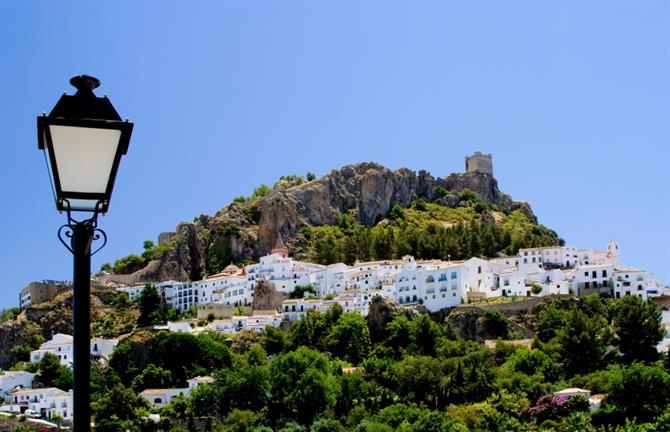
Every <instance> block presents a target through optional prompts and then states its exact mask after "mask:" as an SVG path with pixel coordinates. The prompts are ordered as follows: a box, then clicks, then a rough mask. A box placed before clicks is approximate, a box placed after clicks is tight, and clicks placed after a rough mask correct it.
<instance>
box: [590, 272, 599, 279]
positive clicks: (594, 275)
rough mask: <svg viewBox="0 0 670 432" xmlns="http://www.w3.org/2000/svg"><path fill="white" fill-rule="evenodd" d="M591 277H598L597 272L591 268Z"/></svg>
mask: <svg viewBox="0 0 670 432" xmlns="http://www.w3.org/2000/svg"><path fill="white" fill-rule="evenodd" d="M591 277H592V278H594V279H595V278H597V277H598V272H596V271H595V270H593V271H592V272H591Z"/></svg>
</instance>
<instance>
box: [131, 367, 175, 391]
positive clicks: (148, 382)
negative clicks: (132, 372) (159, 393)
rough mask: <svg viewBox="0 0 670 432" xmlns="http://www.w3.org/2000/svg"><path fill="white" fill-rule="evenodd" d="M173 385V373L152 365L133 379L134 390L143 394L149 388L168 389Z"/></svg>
mask: <svg viewBox="0 0 670 432" xmlns="http://www.w3.org/2000/svg"><path fill="white" fill-rule="evenodd" d="M171 385H172V373H170V371H168V370H165V369H163V368H161V367H158V366H156V365H155V364H153V363H151V364H150V365H149V366H147V367H146V368H144V370H143V371H142V373H141V374H139V375H137V376H136V377H135V378H134V379H133V390H135V391H136V392H141V391H142V390H145V389H148V388H168V387H170V386H171Z"/></svg>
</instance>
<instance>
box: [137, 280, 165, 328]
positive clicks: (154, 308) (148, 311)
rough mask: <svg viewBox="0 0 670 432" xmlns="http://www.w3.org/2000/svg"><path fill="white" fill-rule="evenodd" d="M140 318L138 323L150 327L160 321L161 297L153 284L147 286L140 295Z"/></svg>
mask: <svg viewBox="0 0 670 432" xmlns="http://www.w3.org/2000/svg"><path fill="white" fill-rule="evenodd" d="M138 302H139V306H140V317H139V318H138V320H137V323H138V324H139V325H141V326H148V325H151V324H155V323H156V322H159V321H160V318H161V316H160V312H161V297H160V295H159V294H158V291H157V290H156V287H154V285H153V284H146V285H145V286H144V289H143V290H142V293H141V294H140V295H139V299H138Z"/></svg>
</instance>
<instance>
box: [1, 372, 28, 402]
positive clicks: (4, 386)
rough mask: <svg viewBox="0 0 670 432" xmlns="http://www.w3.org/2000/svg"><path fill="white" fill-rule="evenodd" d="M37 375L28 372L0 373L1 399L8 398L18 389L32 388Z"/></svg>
mask: <svg viewBox="0 0 670 432" xmlns="http://www.w3.org/2000/svg"><path fill="white" fill-rule="evenodd" d="M33 378H35V374H32V373H30V372H26V371H0V398H7V397H8V396H9V393H10V392H11V391H12V390H14V389H15V388H17V387H22V388H31V387H32V386H33Z"/></svg>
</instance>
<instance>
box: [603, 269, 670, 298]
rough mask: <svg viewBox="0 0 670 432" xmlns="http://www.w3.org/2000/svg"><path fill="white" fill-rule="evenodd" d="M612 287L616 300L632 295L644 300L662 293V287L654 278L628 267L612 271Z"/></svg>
mask: <svg viewBox="0 0 670 432" xmlns="http://www.w3.org/2000/svg"><path fill="white" fill-rule="evenodd" d="M612 285H613V286H614V297H616V298H621V297H624V296H628V295H633V296H637V297H639V298H641V299H643V300H646V299H647V298H649V297H657V296H659V295H661V293H662V292H663V285H662V284H661V281H660V280H659V279H658V278H657V277H656V276H654V275H652V274H651V273H649V272H646V271H644V270H640V269H636V268H629V267H616V268H615V269H614V277H613V280H612Z"/></svg>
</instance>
